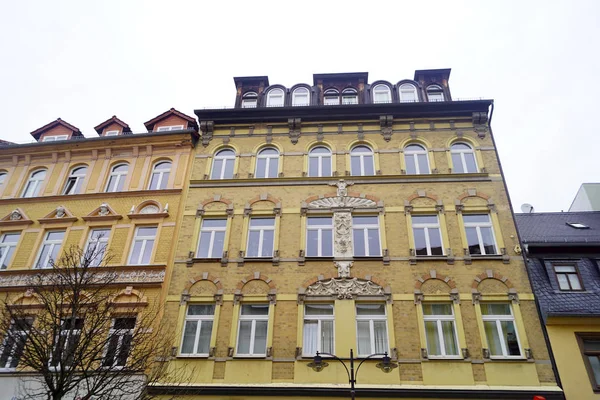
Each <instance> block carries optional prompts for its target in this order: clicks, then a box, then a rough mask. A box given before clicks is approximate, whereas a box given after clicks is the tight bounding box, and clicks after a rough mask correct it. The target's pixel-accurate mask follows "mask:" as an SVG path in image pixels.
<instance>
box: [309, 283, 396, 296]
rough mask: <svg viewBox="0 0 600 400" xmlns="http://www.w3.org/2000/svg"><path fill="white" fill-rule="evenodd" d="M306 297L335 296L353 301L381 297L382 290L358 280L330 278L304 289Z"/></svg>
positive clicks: (377, 286) (373, 284)
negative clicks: (357, 297) (362, 297)
mask: <svg viewBox="0 0 600 400" xmlns="http://www.w3.org/2000/svg"><path fill="white" fill-rule="evenodd" d="M305 294H306V295H307V296H335V297H336V298H338V299H340V300H343V299H354V298H356V296H383V295H384V294H385V293H384V291H383V288H382V287H381V286H379V285H377V284H375V283H373V282H371V281H365V280H362V279H358V278H331V279H328V280H326V281H318V282H315V283H313V284H312V285H310V286H309V287H308V288H306V292H305Z"/></svg>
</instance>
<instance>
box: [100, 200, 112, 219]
mask: <svg viewBox="0 0 600 400" xmlns="http://www.w3.org/2000/svg"><path fill="white" fill-rule="evenodd" d="M109 213H110V211H109V209H108V204H106V203H102V204H100V210H98V215H100V216H102V217H104V216H105V215H108V214H109Z"/></svg>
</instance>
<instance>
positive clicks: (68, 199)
mask: <svg viewBox="0 0 600 400" xmlns="http://www.w3.org/2000/svg"><path fill="white" fill-rule="evenodd" d="M181 191H182V189H164V190H133V191H125V192H110V193H107V192H98V193H82V194H61V195H55V196H39V197H26V198H25V197H13V198H10V199H0V205H4V204H27V203H51V202H57V201H64V202H65V204H68V203H72V202H73V201H77V200H89V199H102V200H107V201H110V200H111V199H114V198H123V197H145V198H153V199H156V198H160V197H161V196H168V195H173V194H179V193H181Z"/></svg>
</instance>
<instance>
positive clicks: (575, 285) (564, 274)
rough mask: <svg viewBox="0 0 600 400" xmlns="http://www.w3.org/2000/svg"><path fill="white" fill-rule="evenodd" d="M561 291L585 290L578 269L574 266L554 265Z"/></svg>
mask: <svg viewBox="0 0 600 400" xmlns="http://www.w3.org/2000/svg"><path fill="white" fill-rule="evenodd" d="M553 267H554V273H555V274H556V280H557V281H558V287H559V288H560V290H565V291H572V290H583V286H582V285H581V280H580V279H579V274H578V273H577V268H576V267H575V266H574V265H553Z"/></svg>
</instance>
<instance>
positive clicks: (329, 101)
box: [323, 96, 340, 106]
mask: <svg viewBox="0 0 600 400" xmlns="http://www.w3.org/2000/svg"><path fill="white" fill-rule="evenodd" d="M323 104H324V105H326V106H337V105H338V104H340V98H339V97H338V96H325V97H324V98H323Z"/></svg>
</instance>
